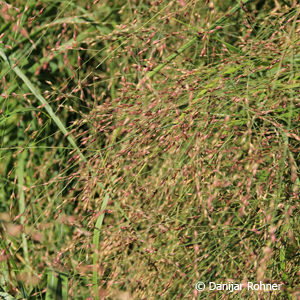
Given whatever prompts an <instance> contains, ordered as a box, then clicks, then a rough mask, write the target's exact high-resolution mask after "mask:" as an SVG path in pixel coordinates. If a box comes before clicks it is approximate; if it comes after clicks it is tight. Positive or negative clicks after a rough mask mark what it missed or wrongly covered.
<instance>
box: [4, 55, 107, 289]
mask: <svg viewBox="0 0 300 300" xmlns="http://www.w3.org/2000/svg"><path fill="white" fill-rule="evenodd" d="M0 56H2V58H3V59H4V61H6V62H7V63H8V61H7V57H6V55H5V54H4V52H3V50H1V49H0ZM12 70H13V71H14V72H15V73H16V74H17V76H18V77H19V78H21V79H22V80H23V82H24V83H25V84H26V86H27V87H28V88H29V90H30V91H31V92H32V93H33V94H34V95H35V96H36V97H37V99H38V100H39V101H40V102H41V103H42V105H43V106H44V107H45V109H46V111H47V112H48V114H49V115H50V117H51V118H52V119H53V121H54V122H55V123H56V125H57V126H58V128H59V129H60V130H61V132H62V133H63V134H64V135H67V139H68V141H69V143H70V144H71V145H72V147H73V148H74V149H75V150H76V151H77V153H78V154H79V156H80V158H81V159H82V160H83V161H84V162H85V163H86V165H87V167H88V169H89V171H90V172H91V174H92V177H95V176H96V175H95V173H94V171H93V169H92V168H91V167H90V166H89V163H88V160H87V159H86V157H85V156H84V155H83V154H82V153H81V151H80V149H79V147H78V146H77V145H76V143H75V141H74V139H73V138H72V136H71V135H69V134H68V131H67V129H66V128H65V126H64V125H63V123H62V122H61V120H60V119H59V118H58V117H57V116H56V115H55V113H54V111H53V110H52V108H51V106H50V105H49V104H48V102H47V101H46V99H45V98H44V97H43V96H42V95H41V93H40V92H39V90H38V89H37V88H35V87H34V86H33V84H32V83H31V82H30V81H29V79H28V78H27V76H26V75H25V74H24V73H23V72H22V71H21V70H20V69H19V68H18V67H14V68H13V69H12ZM97 183H98V186H99V187H100V188H101V189H102V190H104V189H105V188H104V186H103V184H102V183H101V182H97ZM108 198H109V194H108V193H106V195H105V197H104V199H103V201H102V205H101V215H100V216H99V218H98V219H97V222H96V226H95V231H94V239H93V244H94V246H95V253H94V258H93V261H94V262H97V259H98V254H97V249H98V247H99V237H100V230H101V226H102V223H103V219H104V215H105V214H104V213H103V211H104V210H105V209H106V206H107V203H108ZM93 283H94V286H96V287H98V277H97V271H95V270H94V273H93Z"/></svg>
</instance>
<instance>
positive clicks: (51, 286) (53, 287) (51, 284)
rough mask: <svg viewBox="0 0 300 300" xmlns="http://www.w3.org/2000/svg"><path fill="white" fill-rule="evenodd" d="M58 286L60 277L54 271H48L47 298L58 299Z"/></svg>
mask: <svg viewBox="0 0 300 300" xmlns="http://www.w3.org/2000/svg"><path fill="white" fill-rule="evenodd" d="M57 286H58V278H57V277H56V276H55V273H54V272H53V271H50V270H49V271H48V273H47V291H46V296H45V300H54V299H57V297H56V296H57V295H56V292H57Z"/></svg>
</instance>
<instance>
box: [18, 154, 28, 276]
mask: <svg viewBox="0 0 300 300" xmlns="http://www.w3.org/2000/svg"><path fill="white" fill-rule="evenodd" d="M26 156H27V150H24V151H23V152H22V153H21V154H20V155H19V158H18V166H17V178H18V188H19V214H20V215H21V217H20V222H21V225H22V226H24V221H25V217H24V215H23V214H24V212H25V195H24V162H25V158H26ZM22 244H23V252H24V260H25V264H26V266H25V267H26V271H27V272H29V256H28V245H27V239H26V234H25V233H24V232H23V233H22Z"/></svg>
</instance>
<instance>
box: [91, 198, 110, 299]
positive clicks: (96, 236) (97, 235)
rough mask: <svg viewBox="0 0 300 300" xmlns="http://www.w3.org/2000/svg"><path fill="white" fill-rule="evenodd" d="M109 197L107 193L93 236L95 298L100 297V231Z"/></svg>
mask: <svg viewBox="0 0 300 300" xmlns="http://www.w3.org/2000/svg"><path fill="white" fill-rule="evenodd" d="M108 199H109V195H108V194H106V195H105V197H104V199H103V201H102V205H101V210H100V211H101V215H100V216H99V217H98V219H97V221H96V225H95V230H94V236H93V244H94V246H95V249H94V254H93V287H94V293H95V295H94V298H95V299H99V296H98V270H97V269H98V268H97V264H98V257H99V255H98V248H99V240H100V231H101V227H102V224H103V219H104V212H103V211H104V209H105V208H106V206H107V203H108Z"/></svg>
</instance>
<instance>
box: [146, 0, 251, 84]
mask: <svg viewBox="0 0 300 300" xmlns="http://www.w3.org/2000/svg"><path fill="white" fill-rule="evenodd" d="M250 1H251V0H245V1H243V5H245V4H247V3H248V2H250ZM240 7H241V2H239V3H238V4H236V5H235V6H234V7H233V8H232V9H231V10H230V11H229V13H227V14H226V15H225V16H223V17H221V18H220V19H218V20H217V21H216V22H215V23H213V24H212V25H211V26H210V27H209V28H208V29H207V31H210V30H213V29H215V28H216V27H217V26H219V25H221V24H222V23H223V22H224V21H225V20H226V19H227V18H229V17H230V16H231V15H232V14H233V13H235V12H236V11H237V10H239V9H240ZM198 40H199V37H198V36H196V37H193V38H192V39H191V40H190V41H188V42H187V43H185V44H184V45H182V46H181V47H180V48H179V49H178V50H176V51H175V52H174V53H173V54H171V55H170V56H169V57H167V59H166V61H165V62H163V63H161V64H160V65H158V66H157V67H156V68H154V70H152V71H150V72H148V74H147V75H146V76H145V78H144V79H142V82H143V81H144V80H145V79H147V78H149V79H150V78H152V77H153V76H154V75H155V74H156V73H158V72H159V71H160V70H161V69H162V68H164V67H165V66H166V65H167V64H168V63H170V62H171V61H172V60H173V59H174V58H176V57H177V56H178V55H180V54H181V53H182V52H184V51H185V50H186V49H188V48H189V47H190V46H192V45H193V44H194V43H195V42H196V41H198Z"/></svg>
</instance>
